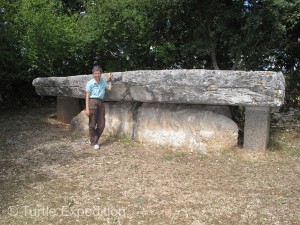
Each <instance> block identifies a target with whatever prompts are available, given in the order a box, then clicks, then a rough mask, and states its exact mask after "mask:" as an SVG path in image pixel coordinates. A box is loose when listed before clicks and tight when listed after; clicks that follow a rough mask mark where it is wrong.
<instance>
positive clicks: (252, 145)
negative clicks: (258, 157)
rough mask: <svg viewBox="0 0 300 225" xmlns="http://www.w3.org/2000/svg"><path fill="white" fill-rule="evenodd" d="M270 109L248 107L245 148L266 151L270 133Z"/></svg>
mask: <svg viewBox="0 0 300 225" xmlns="http://www.w3.org/2000/svg"><path fill="white" fill-rule="evenodd" d="M270 117H271V109H270V107H256V106H255V107H246V114H245V128H244V148H245V149H251V150H266V149H267V145H268V142H269V133H270Z"/></svg>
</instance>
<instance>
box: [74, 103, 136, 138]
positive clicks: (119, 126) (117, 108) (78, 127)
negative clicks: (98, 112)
mask: <svg viewBox="0 0 300 225" xmlns="http://www.w3.org/2000/svg"><path fill="white" fill-rule="evenodd" d="M136 105H137V103H133V102H105V103H104V106H105V114H106V115H105V129H104V132H103V134H104V135H108V136H114V135H117V136H126V137H129V138H132V136H133V126H134V120H133V119H134V118H135V115H134V113H135V108H136ZM88 121H89V119H88V117H87V116H86V114H85V110H83V111H81V112H80V113H79V114H78V115H77V116H75V117H74V118H73V119H72V121H71V123H70V125H71V129H72V130H73V131H76V132H80V133H83V134H86V135H87V134H88V132H89V126H88Z"/></svg>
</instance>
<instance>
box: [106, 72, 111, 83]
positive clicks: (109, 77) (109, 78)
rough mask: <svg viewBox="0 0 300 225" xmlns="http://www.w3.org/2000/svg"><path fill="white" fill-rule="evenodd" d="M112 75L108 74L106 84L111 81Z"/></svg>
mask: <svg viewBox="0 0 300 225" xmlns="http://www.w3.org/2000/svg"><path fill="white" fill-rule="evenodd" d="M111 78H112V75H111V73H108V78H107V82H109V81H111Z"/></svg>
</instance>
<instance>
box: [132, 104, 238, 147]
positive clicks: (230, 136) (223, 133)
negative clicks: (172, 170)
mask: <svg viewBox="0 0 300 225" xmlns="http://www.w3.org/2000/svg"><path fill="white" fill-rule="evenodd" d="M219 110H220V111H221V110H222V109H219ZM223 110H225V111H226V108H223ZM222 114H223V115H221V114H218V113H215V112H213V111H210V110H209V107H206V106H201V105H199V106H197V107H190V106H186V105H176V104H157V103H144V104H142V106H141V107H140V108H139V113H138V120H137V126H136V129H135V130H134V139H135V140H138V141H142V142H152V143H156V144H158V145H170V146H174V147H185V148H189V149H196V150H199V151H202V152H208V151H219V150H222V149H224V148H230V147H233V146H236V145H237V139H238V127H237V125H236V123H234V122H233V121H232V120H231V119H230V118H228V117H226V116H224V114H227V113H222Z"/></svg>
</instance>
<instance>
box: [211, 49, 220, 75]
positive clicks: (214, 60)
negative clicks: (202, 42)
mask: <svg viewBox="0 0 300 225" xmlns="http://www.w3.org/2000/svg"><path fill="white" fill-rule="evenodd" d="M211 60H212V64H213V67H214V70H219V66H218V63H217V57H216V47H213V49H212V51H211Z"/></svg>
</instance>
